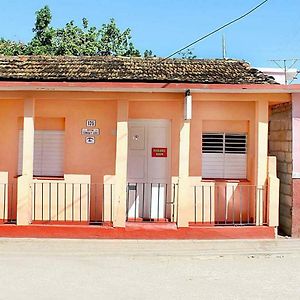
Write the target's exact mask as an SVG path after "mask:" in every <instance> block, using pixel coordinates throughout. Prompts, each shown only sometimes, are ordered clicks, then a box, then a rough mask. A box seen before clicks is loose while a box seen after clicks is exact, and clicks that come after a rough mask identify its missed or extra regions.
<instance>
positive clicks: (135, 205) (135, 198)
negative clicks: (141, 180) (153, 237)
mask: <svg viewBox="0 0 300 300" xmlns="http://www.w3.org/2000/svg"><path fill="white" fill-rule="evenodd" d="M137 189H138V183H137V182H136V183H135V191H134V221H136V207H137Z"/></svg>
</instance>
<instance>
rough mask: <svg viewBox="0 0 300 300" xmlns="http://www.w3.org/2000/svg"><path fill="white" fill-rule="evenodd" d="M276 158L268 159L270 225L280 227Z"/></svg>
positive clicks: (270, 157)
mask: <svg viewBox="0 0 300 300" xmlns="http://www.w3.org/2000/svg"><path fill="white" fill-rule="evenodd" d="M276 173H277V168H276V157H275V156H269V157H268V210H269V211H268V225H269V226H274V227H277V226H278V225H279V179H278V178H277V177H276Z"/></svg>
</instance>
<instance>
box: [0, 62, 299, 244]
mask: <svg viewBox="0 0 300 300" xmlns="http://www.w3.org/2000/svg"><path fill="white" fill-rule="evenodd" d="M290 98H291V91H290V90H288V89H287V87H286V86H282V85H278V84H276V83H275V82H274V80H273V79H272V78H271V77H268V76H266V75H264V74H263V73H261V72H259V71H258V70H255V69H252V68H251V67H250V65H249V64H247V63H245V62H243V61H238V60H229V59H226V60H205V59H197V60H183V59H168V60H161V59H158V58H151V59H143V58H121V57H39V56H32V57H0V99H1V100H0V120H1V122H0V132H1V133H2V146H1V147H0V216H1V217H0V218H1V220H2V225H1V226H0V236H33V237H95V238H241V237H244V238H253V237H255V238H274V237H275V236H276V232H277V226H278V206H279V180H278V178H277V175H276V158H275V157H271V156H268V134H269V131H268V122H269V121H270V116H271V113H270V112H271V107H274V105H281V104H282V103H285V102H288V101H290ZM271 126H272V125H271ZM270 134H272V132H271V133H270ZM295 147H296V146H295ZM274 154H275V153H274ZM299 167H300V166H299ZM298 171H299V172H300V170H298Z"/></svg>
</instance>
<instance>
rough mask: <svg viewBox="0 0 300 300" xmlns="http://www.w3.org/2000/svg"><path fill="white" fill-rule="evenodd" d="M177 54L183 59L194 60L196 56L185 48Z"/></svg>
mask: <svg viewBox="0 0 300 300" xmlns="http://www.w3.org/2000/svg"><path fill="white" fill-rule="evenodd" d="M178 54H179V57H180V58H183V59H194V58H196V57H197V56H196V55H194V53H193V51H192V50H191V49H190V48H187V49H186V50H184V51H180V52H179V53H178Z"/></svg>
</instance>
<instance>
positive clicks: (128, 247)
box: [0, 239, 300, 300]
mask: <svg viewBox="0 0 300 300" xmlns="http://www.w3.org/2000/svg"><path fill="white" fill-rule="evenodd" d="M0 270H1V273H0V274H1V278H0V299H5V300H7V299H31V300H33V299H51V300H53V299H80V300H85V299H143V300H145V299H154V300H157V299H300V240H294V241H292V240H281V241H280V240H279V241H278V240H277V241H263V242H262V241H120V240H119V241H117V240H114V241H108V240H106V241H100V240H45V239H38V240H34V239H0Z"/></svg>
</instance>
